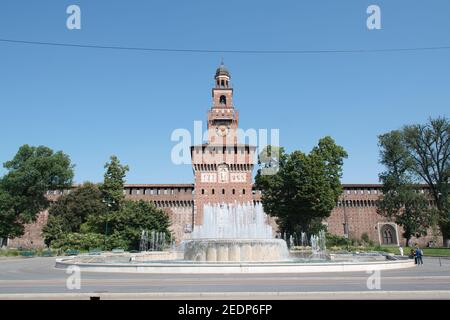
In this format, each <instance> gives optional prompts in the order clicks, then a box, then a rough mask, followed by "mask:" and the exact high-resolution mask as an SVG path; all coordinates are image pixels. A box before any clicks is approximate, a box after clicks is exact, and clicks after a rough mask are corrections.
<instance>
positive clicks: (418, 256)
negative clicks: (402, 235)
mask: <svg viewBox="0 0 450 320" xmlns="http://www.w3.org/2000/svg"><path fill="white" fill-rule="evenodd" d="M414 253H415V257H416V264H418V265H420V264H423V260H422V254H423V252H422V250H421V249H420V248H419V246H418V245H417V244H416V250H415V252H414Z"/></svg>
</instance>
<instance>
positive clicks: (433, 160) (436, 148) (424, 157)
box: [402, 117, 450, 246]
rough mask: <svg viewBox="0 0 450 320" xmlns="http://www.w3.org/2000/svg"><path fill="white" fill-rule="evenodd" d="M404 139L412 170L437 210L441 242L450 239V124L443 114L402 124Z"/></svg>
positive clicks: (445, 242)
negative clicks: (426, 189) (428, 189)
mask: <svg viewBox="0 0 450 320" xmlns="http://www.w3.org/2000/svg"><path fill="white" fill-rule="evenodd" d="M402 132H403V141H404V145H405V147H406V149H407V150H408V153H409V155H410V157H411V159H412V162H413V166H412V172H413V173H414V174H415V175H417V176H418V177H420V178H421V179H422V180H423V181H425V183H426V184H427V185H428V186H429V188H430V192H431V196H432V197H433V199H434V201H435V203H436V207H437V210H438V212H439V216H440V219H439V226H440V229H441V232H442V236H443V241H444V245H445V246H448V241H449V238H450V220H449V215H448V214H449V211H450V207H449V203H448V196H449V194H450V192H449V191H450V187H449V183H450V124H449V119H448V118H446V117H438V118H436V119H429V122H428V123H426V124H416V125H410V126H405V127H403V130H402Z"/></svg>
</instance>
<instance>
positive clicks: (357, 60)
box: [0, 0, 450, 183]
mask: <svg viewBox="0 0 450 320" xmlns="http://www.w3.org/2000/svg"><path fill="white" fill-rule="evenodd" d="M71 4H76V5H79V6H80V7H81V12H82V29H81V30H68V29H67V28H66V18H67V14H66V8H67V6H69V5H71ZM370 4H377V5H379V6H380V8H381V18H382V29H381V30H372V31H369V30H368V29H367V27H366V18H367V16H368V15H367V13H366V9H367V7H368V6H369V5H370ZM449 14H450V1H448V0H435V1H405V0H397V1H380V0H372V1H364V0H346V1H334V0H328V1H325V0H315V1H312V0H311V1H297V0H296V1H294V0H292V1H262V0H259V1H253V0H252V1H250V0H248V1H242V0H240V1H237V0H228V1H211V0H196V1H185V0H183V1H182V0H179V1H175V0H165V1H144V0H142V1H130V0H128V1H101V0H96V1H92V0H91V1H88V0H83V1H63V0H46V1H33V2H31V1H22V0H2V1H1V2H0V38H2V39H16V40H27V41H47V42H63V43H82V44H88V45H106V46H108V45H111V46H131V47H153V48H178V49H191V48H195V49H216V50H221V49H222V50H333V49H378V48H398V47H429V46H449V45H450V19H449V18H448V17H449ZM222 57H223V58H224V60H225V64H226V65H227V66H228V67H229V69H230V71H231V73H232V82H233V85H234V88H235V97H234V101H235V105H236V107H237V108H238V109H239V110H240V126H241V127H242V128H244V129H248V128H266V129H270V128H278V129H279V130H280V142H281V144H282V145H283V146H285V147H286V149H287V150H288V151H292V150H296V149H300V150H302V151H309V150H310V149H311V148H312V147H313V146H314V145H315V144H316V143H317V141H318V140H319V139H320V138H321V137H323V136H325V135H331V136H332V137H333V138H334V139H335V140H336V142H337V143H339V144H341V145H342V146H344V148H345V149H346V150H347V152H348V153H349V158H348V159H347V160H346V161H345V166H344V177H343V182H345V183H376V182H378V173H379V172H380V171H381V170H382V167H381V166H380V165H379V164H378V147H377V135H379V134H381V133H384V132H387V131H389V130H393V129H396V128H398V127H400V126H402V125H403V124H409V123H416V122H425V121H426V120H427V119H428V118H429V117H430V116H431V117H436V116H439V115H447V116H448V114H449V112H448V110H449V109H450V108H449V101H450V50H442V51H414V52H390V53H365V54H344V53H336V54H300V55H269V54H259V55H257V54H230V53H228V54H226V53H225V54H220V53H195V54H194V53H167V52H165V53H155V52H137V51H120V50H101V49H86V48H67V47H48V46H37V45H25V44H10V43H2V42H0V137H1V140H0V162H2V163H3V162H5V161H7V160H9V159H10V158H12V157H13V155H14V154H15V152H16V151H17V149H18V148H19V146H20V145H22V144H25V143H28V144H31V145H47V146H49V147H51V148H53V149H55V150H63V151H64V152H66V153H67V154H69V155H70V156H71V159H72V161H73V163H75V165H76V168H75V180H76V182H83V181H86V180H90V181H101V180H102V175H103V172H104V170H103V165H104V163H105V162H106V161H107V160H108V158H109V156H110V155H112V154H116V155H117V156H118V157H119V158H120V159H121V161H122V162H124V163H126V164H128V165H129V166H130V168H131V170H130V172H129V174H128V176H127V180H128V182H129V183H191V182H193V176H192V170H191V167H190V166H188V165H181V166H176V165H174V164H172V162H171V158H170V154H171V149H172V148H173V146H174V145H175V143H174V142H172V141H171V140H170V136H171V133H172V131H173V130H174V129H177V128H186V129H189V130H193V121H194V120H205V118H206V111H207V110H208V108H209V107H210V106H211V91H210V90H211V87H212V85H213V75H214V72H215V69H216V67H217V66H218V64H219V63H220V60H221V58H222ZM4 172H5V171H4V170H3V169H0V174H3V173H4Z"/></svg>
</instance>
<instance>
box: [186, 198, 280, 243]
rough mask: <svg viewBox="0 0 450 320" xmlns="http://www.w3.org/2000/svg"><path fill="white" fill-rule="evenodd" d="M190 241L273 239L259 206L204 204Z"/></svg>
mask: <svg viewBox="0 0 450 320" xmlns="http://www.w3.org/2000/svg"><path fill="white" fill-rule="evenodd" d="M192 239H193V240H195V239H273V230H272V226H270V224H269V223H268V217H267V215H266V214H265V213H264V210H263V207H262V205H261V204H256V205H253V204H252V203H246V204H239V203H234V204H225V203H222V204H206V205H205V206H204V208H203V225H200V226H195V228H194V231H193V233H192Z"/></svg>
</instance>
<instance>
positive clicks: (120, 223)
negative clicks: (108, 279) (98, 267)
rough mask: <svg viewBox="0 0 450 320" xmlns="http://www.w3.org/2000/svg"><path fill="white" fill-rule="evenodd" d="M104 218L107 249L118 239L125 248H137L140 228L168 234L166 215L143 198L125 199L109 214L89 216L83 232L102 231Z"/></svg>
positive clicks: (168, 222)
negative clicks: (106, 226) (106, 230)
mask: <svg viewBox="0 0 450 320" xmlns="http://www.w3.org/2000/svg"><path fill="white" fill-rule="evenodd" d="M106 219H108V224H109V235H108V239H107V241H106V249H108V250H110V249H112V248H114V246H115V243H117V242H118V241H119V240H121V241H122V243H123V245H124V246H126V248H125V249H130V250H138V249H139V243H140V239H141V233H142V230H149V231H150V230H155V231H158V232H165V233H166V234H167V235H169V234H170V231H169V229H168V228H169V226H170V219H169V217H168V215H167V214H166V213H165V212H164V211H163V210H160V209H157V208H156V207H155V206H154V205H153V204H152V203H150V202H146V201H143V200H140V201H131V200H126V201H124V202H123V205H122V207H121V208H120V209H119V210H117V211H112V212H111V213H110V214H109V216H106V215H101V216H89V218H88V221H87V222H86V224H85V226H83V229H84V230H85V232H91V233H102V232H103V231H104V226H105V223H106Z"/></svg>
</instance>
